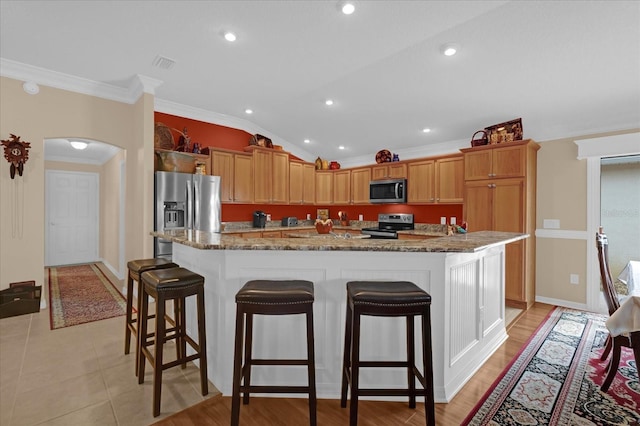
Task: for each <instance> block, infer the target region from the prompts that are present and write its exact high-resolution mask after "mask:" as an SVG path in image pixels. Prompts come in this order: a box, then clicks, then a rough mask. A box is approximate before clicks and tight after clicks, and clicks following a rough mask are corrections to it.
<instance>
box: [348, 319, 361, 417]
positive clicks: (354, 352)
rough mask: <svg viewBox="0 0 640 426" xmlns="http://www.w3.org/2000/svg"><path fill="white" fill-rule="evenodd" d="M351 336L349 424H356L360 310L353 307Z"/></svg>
mask: <svg viewBox="0 0 640 426" xmlns="http://www.w3.org/2000/svg"><path fill="white" fill-rule="evenodd" d="M352 327H353V331H352V335H353V338H352V339H351V345H352V348H351V402H350V406H349V411H350V414H349V424H350V425H351V426H356V425H357V424H358V397H359V386H360V384H359V378H360V312H359V311H358V308H357V307H355V308H354V309H353V325H352Z"/></svg>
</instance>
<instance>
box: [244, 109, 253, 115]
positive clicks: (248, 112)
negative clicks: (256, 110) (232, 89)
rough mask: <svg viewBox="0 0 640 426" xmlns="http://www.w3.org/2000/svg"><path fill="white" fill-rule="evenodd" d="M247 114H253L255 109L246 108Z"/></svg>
mask: <svg viewBox="0 0 640 426" xmlns="http://www.w3.org/2000/svg"><path fill="white" fill-rule="evenodd" d="M244 112H245V113H246V114H253V110H252V109H251V108H247V109H245V110H244Z"/></svg>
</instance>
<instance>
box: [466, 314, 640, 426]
mask: <svg viewBox="0 0 640 426" xmlns="http://www.w3.org/2000/svg"><path fill="white" fill-rule="evenodd" d="M606 318H607V317H605V316H603V315H599V314H594V313H589V312H583V311H576V310H571V309H565V308H556V309H555V310H553V311H552V312H551V313H550V314H549V317H548V318H547V320H546V321H545V322H544V323H543V324H542V325H540V328H539V329H538V330H537V332H536V333H535V334H534V335H533V336H532V337H531V339H530V340H529V342H528V343H527V344H526V345H525V346H524V347H523V349H521V352H520V354H518V356H516V357H515V358H514V360H513V361H512V363H511V364H510V365H509V366H508V367H507V368H506V369H505V371H504V372H503V373H502V376H501V377H499V378H498V379H497V380H496V381H495V382H494V383H493V385H492V386H491V388H490V389H489V391H487V393H486V394H485V395H484V397H483V398H482V400H481V401H480V402H479V403H478V404H477V405H476V407H475V408H474V410H473V411H472V412H471V413H470V414H469V416H467V418H466V419H465V421H464V422H463V424H464V425H638V424H640V382H639V380H638V369H637V366H636V365H635V361H634V360H633V352H632V351H631V349H627V348H623V349H622V350H623V352H622V357H621V358H622V361H621V363H620V367H619V368H618V373H617V375H616V377H615V379H614V380H613V384H612V385H611V387H610V388H609V391H608V392H606V393H603V392H601V391H600V385H601V384H602V382H603V381H604V378H605V376H606V368H607V361H600V355H601V354H602V350H603V349H604V343H605V341H606V338H607V334H608V333H607V329H606V327H605V325H604V322H605V320H606Z"/></svg>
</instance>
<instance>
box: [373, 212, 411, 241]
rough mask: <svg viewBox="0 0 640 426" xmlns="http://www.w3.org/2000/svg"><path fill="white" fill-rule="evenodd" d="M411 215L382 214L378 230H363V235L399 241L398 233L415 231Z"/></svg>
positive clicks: (379, 218) (379, 217)
mask: <svg viewBox="0 0 640 426" xmlns="http://www.w3.org/2000/svg"><path fill="white" fill-rule="evenodd" d="M414 227H415V225H414V223H413V214H411V213H390V214H389V213H380V214H378V226H377V227H376V228H362V233H363V234H365V235H371V238H387V239H398V231H407V230H411V229H414Z"/></svg>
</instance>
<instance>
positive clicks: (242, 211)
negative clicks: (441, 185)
mask: <svg viewBox="0 0 640 426" xmlns="http://www.w3.org/2000/svg"><path fill="white" fill-rule="evenodd" d="M327 208H328V209H329V216H330V217H331V218H332V219H338V212H339V211H343V212H347V217H348V218H349V220H358V215H359V214H362V215H363V216H364V217H363V219H364V220H367V221H377V220H378V213H413V215H414V217H413V220H414V221H415V222H416V223H440V217H442V216H444V217H446V218H447V222H449V220H450V218H451V217H455V218H456V222H457V223H461V222H462V219H463V218H462V204H442V205H432V206H415V205H408V204H387V205H362V206H352V205H349V206H336V205H332V206H301V205H299V204H296V205H281V204H266V205H265V204H223V205H222V221H223V222H247V221H249V222H250V221H251V220H253V212H254V211H255V210H262V211H264V212H265V213H268V214H270V215H271V220H273V221H278V222H279V221H280V220H281V219H282V218H283V217H286V216H295V217H297V218H298V219H299V220H302V219H306V218H307V213H309V214H310V215H311V218H312V219H315V218H316V211H317V209H327Z"/></svg>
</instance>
